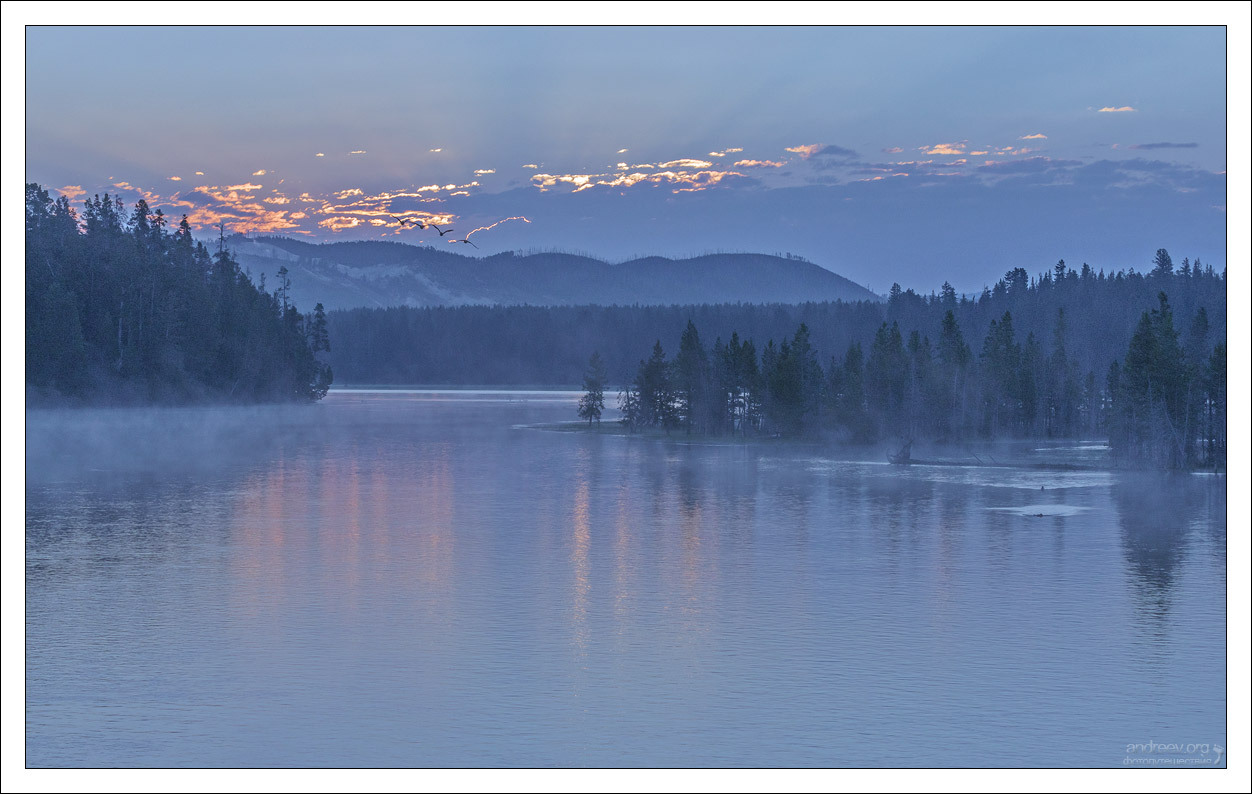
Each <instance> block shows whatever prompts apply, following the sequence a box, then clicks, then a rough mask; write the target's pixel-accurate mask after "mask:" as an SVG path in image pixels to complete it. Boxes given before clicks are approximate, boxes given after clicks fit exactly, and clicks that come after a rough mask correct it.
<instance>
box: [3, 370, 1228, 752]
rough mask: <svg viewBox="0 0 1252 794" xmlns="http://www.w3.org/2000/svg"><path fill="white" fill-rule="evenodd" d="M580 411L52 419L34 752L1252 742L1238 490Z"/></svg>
mask: <svg viewBox="0 0 1252 794" xmlns="http://www.w3.org/2000/svg"><path fill="white" fill-rule="evenodd" d="M577 396H578V395H577V394H573V393H535V392H531V393H521V392H517V393H505V392H489V391H483V392H468V393H466V392H459V393H434V392H421V391H409V392H390V393H373V392H349V391H343V392H332V393H331V395H330V396H328V397H327V398H326V400H325V401H323V402H322V403H321V404H318V405H313V406H302V407H266V408H258V409H237V408H188V409H162V410H155V411H137V410H98V411H97V410H82V411H72V412H28V414H27V484H26V687H27V689H26V698H27V700H26V708H27V711H26V713H27V726H26V763H27V764H28V765H29V766H35V767H40V766H266V765H274V766H493V765H514V766H543V765H559V766H706V765H713V766H736V765H747V766H1097V767H1103V766H1123V765H1124V760H1125V759H1126V758H1127V745H1129V744H1132V743H1144V742H1149V741H1155V742H1158V743H1159V742H1179V743H1183V744H1187V743H1197V744H1198V743H1209V744H1214V745H1221V746H1223V747H1224V746H1225V743H1226V722H1225V720H1226V717H1225V713H1226V689H1225V680H1226V562H1227V561H1226V480H1225V478H1224V477H1194V476H1181V475H1172V476H1167V475H1146V474H1131V473H1123V472H1109V471H1072V472H1048V471H1034V470H1028V469H1003V468H980V467H968V468H958V467H938V466H936V467H929V466H916V467H909V468H907V469H901V468H900V467H895V466H890V465H887V463H886V461H885V458H884V456H883V455H882V454H881V450H879V451H874V452H873V453H872V454H871V453H869V452H856V453H851V452H849V451H847V450H842V449H839V448H835V447H824V446H813V445H799V444H796V445H785V444H750V445H743V444H736V443H717V444H698V443H685V441H684V440H683V439H682V438H681V436H679V435H677V434H676V435H675V436H674V438H673V439H671V440H664V439H645V438H639V437H634V438H631V437H622V436H614V435H607V434H594V433H572V432H553V431H551V430H546V429H542V428H540V427H537V426H538V425H542V424H546V423H551V422H559V421H567V420H571V419H573V418H574V406H575V403H576V401H577ZM1036 446H1038V445H1036ZM1088 452H1089V451H1088ZM1081 453H1082V451H1078V452H1076V453H1075V454H1081ZM1039 454H1040V455H1041V456H1045V457H1047V459H1049V460H1051V459H1055V458H1056V457H1057V456H1058V455H1062V454H1065V453H1063V451H1057V450H1054V449H1048V450H1047V451H1043V452H1040V453H1039Z"/></svg>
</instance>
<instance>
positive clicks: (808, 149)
mask: <svg viewBox="0 0 1252 794" xmlns="http://www.w3.org/2000/svg"><path fill="white" fill-rule="evenodd" d="M821 148H822V144H820V143H806V144H804V145H803V146H788V147H787V151H789V152H795V153H796V154H798V155H800V156H801V157H803V158H804V159H806V160H807V159H808V158H810V157H812V156H813V154H814V153H815V152H817V151H818V150H819V149H821Z"/></svg>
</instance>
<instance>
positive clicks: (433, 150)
mask: <svg viewBox="0 0 1252 794" xmlns="http://www.w3.org/2000/svg"><path fill="white" fill-rule="evenodd" d="M431 151H432V152H442V151H443V147H442V146H440V147H439V148H438V149H431Z"/></svg>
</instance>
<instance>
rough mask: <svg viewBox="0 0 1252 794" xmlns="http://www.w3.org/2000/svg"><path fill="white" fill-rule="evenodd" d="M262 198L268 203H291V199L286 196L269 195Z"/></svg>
mask: <svg viewBox="0 0 1252 794" xmlns="http://www.w3.org/2000/svg"><path fill="white" fill-rule="evenodd" d="M261 200H262V201H264V202H265V203H266V204H290V203H291V199H289V198H287V197H286V196H269V197H267V198H263V199H261Z"/></svg>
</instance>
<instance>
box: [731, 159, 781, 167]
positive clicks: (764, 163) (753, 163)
mask: <svg viewBox="0 0 1252 794" xmlns="http://www.w3.org/2000/svg"><path fill="white" fill-rule="evenodd" d="M784 165H786V163H780V162H776V161H774V160H738V161H736V162H735V167H736V168H782V167H783V166H784Z"/></svg>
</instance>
